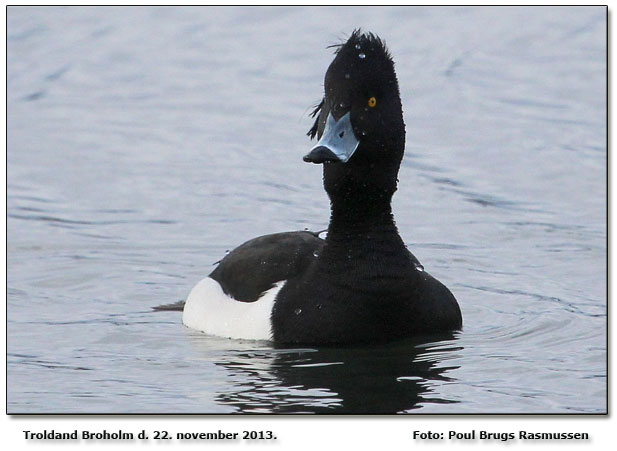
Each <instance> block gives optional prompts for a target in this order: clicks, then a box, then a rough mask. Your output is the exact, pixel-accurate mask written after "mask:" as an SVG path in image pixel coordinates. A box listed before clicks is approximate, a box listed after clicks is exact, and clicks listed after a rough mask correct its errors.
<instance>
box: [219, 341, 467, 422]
mask: <svg viewBox="0 0 617 451" xmlns="http://www.w3.org/2000/svg"><path fill="white" fill-rule="evenodd" d="M460 349H461V348H460V347H459V346H457V343H456V339H455V337H454V336H453V335H452V334H447V335H440V336H431V337H428V338H427V337H425V338H424V339H423V340H422V341H418V340H406V341H402V342H397V343H394V344H388V345H373V346H362V347H345V348H322V347H319V348H313V347H307V348H281V347H279V348H265V347H264V348H261V349H256V348H255V347H253V348H252V349H250V350H249V349H244V350H235V351H231V352H228V353H225V354H226V355H225V361H222V359H217V360H218V361H217V362H215V363H216V364H217V365H219V366H223V367H224V368H225V369H226V370H227V373H228V378H227V381H226V382H227V384H226V385H225V389H224V390H220V391H219V392H218V395H217V396H216V402H219V403H221V404H225V405H228V406H230V405H231V406H235V407H237V409H238V412H243V413H341V414H353V413H362V414H380V413H399V412H408V411H413V410H414V409H417V408H418V407H420V405H421V404H422V403H452V402H456V401H454V400H447V399H440V398H439V396H438V395H437V394H435V393H432V391H431V385H432V384H433V382H434V381H451V380H452V379H450V378H449V377H448V376H447V373H448V372H449V371H450V370H452V369H455V368H458V367H456V366H445V365H444V364H443V363H444V362H445V361H446V360H448V356H449V355H451V354H452V352H453V351H458V350H460Z"/></svg>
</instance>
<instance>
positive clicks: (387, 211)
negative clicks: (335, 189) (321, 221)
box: [327, 192, 402, 244]
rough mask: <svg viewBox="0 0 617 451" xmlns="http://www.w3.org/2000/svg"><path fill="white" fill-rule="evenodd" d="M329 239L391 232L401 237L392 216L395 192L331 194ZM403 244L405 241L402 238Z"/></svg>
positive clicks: (383, 234)
mask: <svg viewBox="0 0 617 451" xmlns="http://www.w3.org/2000/svg"><path fill="white" fill-rule="evenodd" d="M330 200H331V215H330V225H329V227H328V237H327V240H328V241H331V242H333V241H339V242H340V241H349V240H352V241H353V240H366V239H367V238H368V239H370V237H375V238H377V237H380V238H382V239H383V238H384V237H386V236H390V237H391V238H395V239H396V240H397V241H400V237H399V234H398V230H397V228H396V224H395V223H394V217H393V216H392V206H391V200H392V193H389V192H381V193H379V194H377V193H362V195H357V196H350V195H349V193H348V195H347V196H341V197H337V196H331V199H330ZM401 244H402V241H401Z"/></svg>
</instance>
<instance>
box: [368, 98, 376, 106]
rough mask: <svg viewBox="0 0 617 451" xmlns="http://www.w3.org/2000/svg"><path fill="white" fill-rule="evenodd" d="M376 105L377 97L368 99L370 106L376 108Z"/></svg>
mask: <svg viewBox="0 0 617 451" xmlns="http://www.w3.org/2000/svg"><path fill="white" fill-rule="evenodd" d="M375 105H377V99H376V98H375V97H371V98H370V99H368V106H370V107H371V108H375Z"/></svg>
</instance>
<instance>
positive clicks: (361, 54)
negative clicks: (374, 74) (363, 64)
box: [358, 53, 366, 60]
mask: <svg viewBox="0 0 617 451" xmlns="http://www.w3.org/2000/svg"><path fill="white" fill-rule="evenodd" d="M358 58H360V59H361V60H363V59H364V58H366V55H365V54H364V53H360V54H358Z"/></svg>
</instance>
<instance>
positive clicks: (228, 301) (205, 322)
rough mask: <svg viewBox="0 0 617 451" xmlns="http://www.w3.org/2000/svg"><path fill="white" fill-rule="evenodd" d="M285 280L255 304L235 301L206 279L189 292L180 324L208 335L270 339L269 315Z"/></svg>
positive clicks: (266, 292) (208, 278) (213, 282)
mask: <svg viewBox="0 0 617 451" xmlns="http://www.w3.org/2000/svg"><path fill="white" fill-rule="evenodd" d="M284 284H285V281H284V280H283V281H281V282H278V283H276V284H275V285H274V286H273V287H272V288H270V289H269V290H268V291H265V292H264V293H263V294H262V295H261V297H260V298H259V299H257V300H256V301H255V302H240V301H236V300H235V299H234V298H232V297H231V296H229V295H227V294H225V292H224V291H223V289H222V288H221V286H220V285H219V283H218V282H217V281H216V280H214V279H211V278H210V277H206V278H204V279H202V280H201V281H200V282H199V283H198V284H197V285H195V287H194V288H193V289H192V290H191V293H190V294H189V297H188V299H187V300H186V304H185V305H184V312H183V313H182V322H183V323H184V325H185V326H187V327H190V328H191V329H197V330H201V331H202V332H205V333H207V334H209V335H217V336H219V337H227V338H243V339H247V340H271V339H272V329H271V323H270V314H271V313H272V306H273V305H274V299H275V298H276V295H277V294H278V292H279V290H280V289H281V288H282V287H283V285H284Z"/></svg>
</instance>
